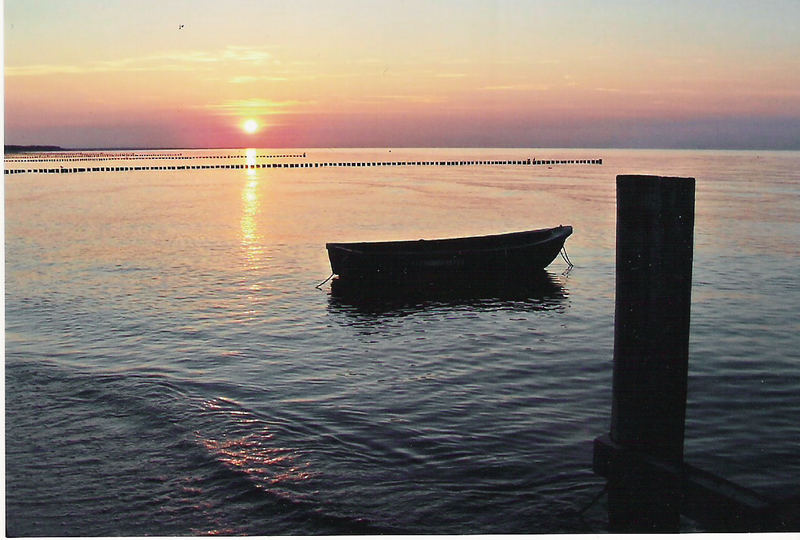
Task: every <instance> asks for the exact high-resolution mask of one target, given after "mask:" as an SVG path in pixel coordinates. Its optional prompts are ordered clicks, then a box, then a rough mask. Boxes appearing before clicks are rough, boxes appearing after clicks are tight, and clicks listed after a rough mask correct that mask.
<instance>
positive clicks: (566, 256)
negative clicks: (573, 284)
mask: <svg viewBox="0 0 800 540" xmlns="http://www.w3.org/2000/svg"><path fill="white" fill-rule="evenodd" d="M561 257H563V258H564V261H566V263H567V264H568V265H569V267H570V268H572V267H573V266H575V265H574V264H572V261H571V260H569V255H567V248H565V247H562V248H561Z"/></svg>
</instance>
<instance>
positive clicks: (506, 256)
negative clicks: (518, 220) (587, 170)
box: [325, 225, 572, 281]
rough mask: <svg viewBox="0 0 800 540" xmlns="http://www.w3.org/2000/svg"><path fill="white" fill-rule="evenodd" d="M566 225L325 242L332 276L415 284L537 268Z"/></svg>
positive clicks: (549, 258)
mask: <svg viewBox="0 0 800 540" xmlns="http://www.w3.org/2000/svg"><path fill="white" fill-rule="evenodd" d="M570 234H572V227H571V226H569V225H566V226H558V227H554V228H551V229H537V230H532V231H523V232H515V233H506V234H497V235H490V236H475V237H469V238H451V239H442V240H410V241H400V242H355V243H328V244H326V245H325V247H326V248H327V250H328V258H329V259H330V262H331V269H332V270H333V273H334V274H336V275H338V276H339V277H340V278H342V279H360V280H365V279H366V280H380V281H390V280H411V279H414V280H417V279H427V280H435V279H442V278H444V279H455V278H469V279H473V278H478V279H485V278H489V277H497V276H503V277H505V278H511V279H513V278H514V276H515V275H518V273H519V272H530V271H533V270H541V269H543V268H545V267H546V266H547V265H549V264H550V263H551V262H553V260H554V259H555V258H556V257H557V256H558V253H559V251H560V250H561V248H562V247H563V246H564V242H565V241H566V239H567V237H568V236H569V235H570Z"/></svg>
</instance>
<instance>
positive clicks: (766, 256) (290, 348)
mask: <svg viewBox="0 0 800 540" xmlns="http://www.w3.org/2000/svg"><path fill="white" fill-rule="evenodd" d="M528 159H530V160H531V162H530V164H528V162H527V160H528ZM588 159H591V160H597V159H601V160H602V164H598V163H570V162H573V161H582V160H588ZM549 161H559V162H567V163H547V162H549ZM417 162H420V163H431V162H433V163H435V164H427V165H418V164H417ZM278 164H280V165H278ZM284 165H286V166H284ZM5 169H6V173H7V174H6V175H4V176H5V178H4V179H5V370H4V375H5V460H6V480H5V512H6V516H5V517H6V534H8V535H10V536H120V535H122V536H143V535H159V536H173V535H180V536H184V535H226V536H227V535H345V534H347V535H349V534H506V533H525V534H540V533H602V532H606V531H607V530H608V526H607V523H608V516H607V500H606V497H605V496H603V489H604V486H605V479H604V478H602V477H600V476H598V475H597V474H595V473H594V472H593V470H592V443H593V440H594V439H595V438H597V437H599V436H602V435H604V434H607V433H608V431H609V422H610V415H611V374H612V363H613V362H612V359H613V333H614V297H615V220H616V217H615V211H616V210H615V208H616V187H615V178H616V175H618V174H654V175H662V176H681V177H694V178H696V182H697V184H696V185H697V187H696V220H695V231H694V263H693V276H692V307H691V334H690V343H689V355H690V357H689V381H688V400H687V409H686V411H687V413H686V415H687V418H686V432H685V459H686V461H687V462H688V463H690V464H692V465H695V466H698V467H700V468H703V469H705V470H708V471H710V472H713V473H715V474H718V475H720V476H722V477H724V478H726V479H728V480H731V481H734V482H736V483H739V484H740V485H742V486H746V487H748V488H751V489H753V490H755V491H757V492H758V493H761V494H763V495H765V496H769V497H774V498H782V497H790V496H796V495H797V493H798V485H797V484H798V482H797V479H798V478H800V422H798V419H799V418H800V352H798V351H800V337H799V336H800V317H799V316H798V314H799V313H800V279H798V276H799V275H800V265H799V264H798V260H799V258H798V255H800V248H799V247H798V246H800V152H785V151H784V152H771V151H710V150H709V151H694V150H691V151H690V150H626V149H557V148H536V149H532V148H504V149H476V148H467V149H455V148H447V149H442V148H430V149H422V148H414V149H402V148H399V149H398V148H391V149H388V148H376V149H317V148H302V149H288V150H287V149H263V148H256V149H211V150H135V151H134V150H131V151H120V150H115V151H83V152H77V151H74V152H47V153H37V154H9V155H6V156H5ZM62 169H64V170H65V171H66V172H62ZM76 169H77V171H76ZM80 169H84V170H82V171H81V170H80ZM112 169H113V170H112ZM34 170H35V171H37V172H31V171H34ZM41 170H45V171H47V170H49V171H51V172H38V171H41ZM17 171H23V172H17ZM11 173H14V174H11ZM560 224H564V225H571V226H572V227H573V228H574V233H573V234H572V236H571V237H570V238H569V239H568V240H567V242H566V245H565V248H566V256H565V257H558V258H557V259H556V260H555V261H554V262H553V263H552V264H551V265H550V266H549V267H548V268H547V275H546V277H547V280H548V283H549V285H548V287H546V289H545V290H537V291H533V292H531V291H526V290H522V291H520V290H512V291H510V292H508V291H499V292H498V291H491V290H490V291H478V292H477V293H469V294H467V293H456V294H449V295H437V294H428V293H425V294H413V291H412V292H408V291H405V292H404V291H400V290H398V291H394V292H396V293H397V294H389V295H386V296H385V297H384V296H382V295H380V294H377V295H374V294H372V293H370V292H367V293H365V294H362V295H355V296H348V295H340V294H337V293H336V290H335V289H336V283H337V282H336V280H331V281H327V282H325V283H323V281H324V280H325V279H326V278H328V277H329V276H330V274H331V269H330V265H329V261H328V258H327V253H326V249H325V244H326V242H349V241H378V240H402V239H420V238H425V239H434V238H446V237H453V236H472V235H484V234H494V233H500V232H510V231H520V230H528V229H536V228H544V227H553V226H557V225H560ZM567 258H568V259H569V260H570V261H571V262H572V264H573V265H574V266H572V267H570V266H569V265H568V264H567V262H566V261H567ZM682 523H683V524H682V527H684V530H687V531H693V530H702V529H698V528H697V527H698V525H697V524H693V523H691V522H687V521H684V522H682Z"/></svg>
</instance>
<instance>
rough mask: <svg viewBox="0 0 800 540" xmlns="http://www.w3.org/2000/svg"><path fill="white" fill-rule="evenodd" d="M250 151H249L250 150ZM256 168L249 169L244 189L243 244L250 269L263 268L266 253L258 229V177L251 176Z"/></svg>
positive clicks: (259, 207)
mask: <svg viewBox="0 0 800 540" xmlns="http://www.w3.org/2000/svg"><path fill="white" fill-rule="evenodd" d="M248 152H249V151H248ZM251 173H252V174H253V175H255V174H256V171H255V170H249V169H248V171H247V174H248V177H249V179H248V180H247V182H246V183H245V185H244V189H242V207H243V208H242V220H241V245H242V248H243V249H244V257H245V261H246V266H247V269H248V270H259V269H261V260H262V257H263V255H264V247H263V235H262V234H260V233H259V230H258V215H259V212H260V209H261V201H260V198H259V197H260V193H259V187H260V182H259V180H258V178H254V177H252V176H251Z"/></svg>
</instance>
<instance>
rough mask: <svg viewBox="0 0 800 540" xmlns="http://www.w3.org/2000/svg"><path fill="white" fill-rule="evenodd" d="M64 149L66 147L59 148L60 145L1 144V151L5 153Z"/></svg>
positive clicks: (58, 150)
mask: <svg viewBox="0 0 800 540" xmlns="http://www.w3.org/2000/svg"><path fill="white" fill-rule="evenodd" d="M64 150H66V148H61V147H60V146H52V145H39V144H33V145H20V144H6V145H4V146H3V151H4V152H5V153H9V152H15V153H16V152H61V151H64Z"/></svg>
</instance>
